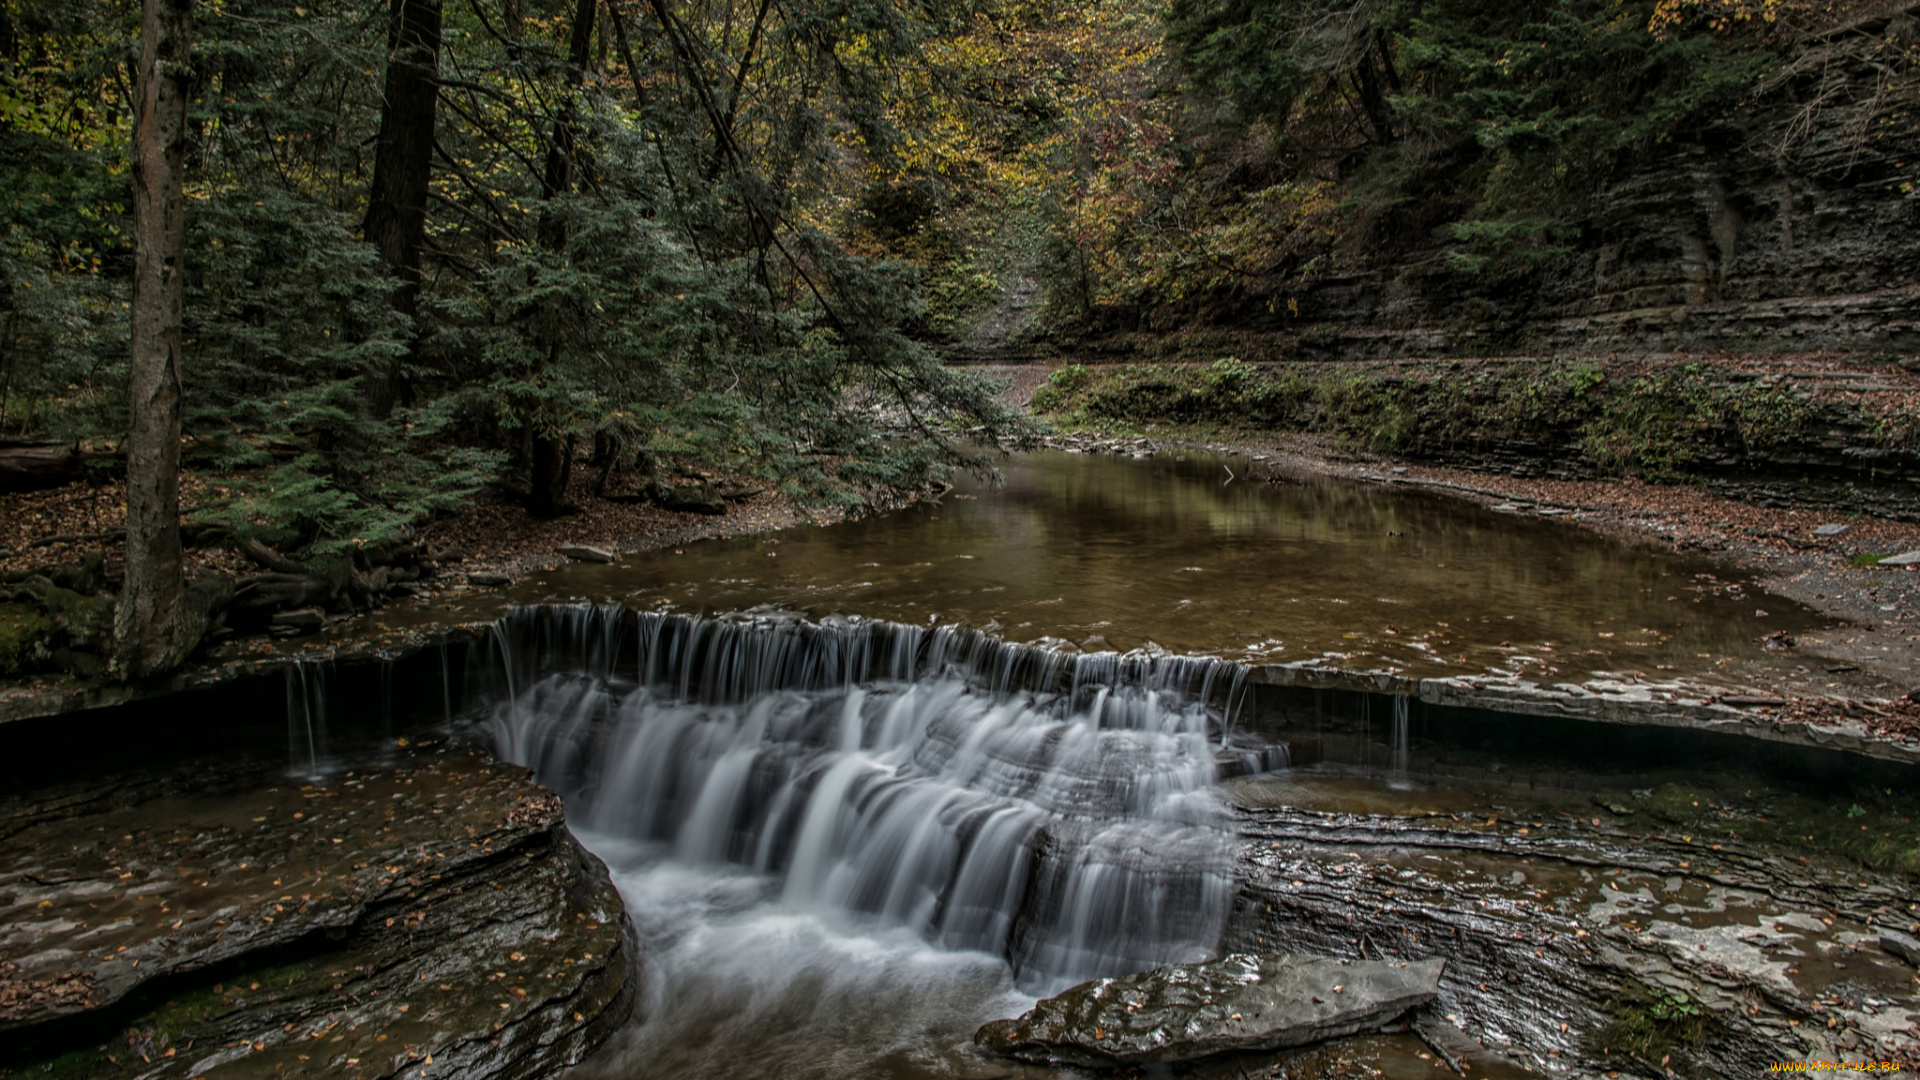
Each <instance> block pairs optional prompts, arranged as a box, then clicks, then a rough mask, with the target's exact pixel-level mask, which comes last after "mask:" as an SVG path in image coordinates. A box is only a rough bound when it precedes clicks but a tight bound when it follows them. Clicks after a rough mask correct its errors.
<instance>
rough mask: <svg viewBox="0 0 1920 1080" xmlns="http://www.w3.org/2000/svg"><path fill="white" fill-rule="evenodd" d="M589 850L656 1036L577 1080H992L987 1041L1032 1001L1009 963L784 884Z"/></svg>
mask: <svg viewBox="0 0 1920 1080" xmlns="http://www.w3.org/2000/svg"><path fill="white" fill-rule="evenodd" d="M581 839H582V840H583V841H584V842H585V843H586V844H587V846H588V847H589V848H591V849H592V850H593V851H594V852H595V853H597V854H599V855H600V856H601V857H602V858H603V859H606V860H607V862H608V864H609V866H610V867H611V868H612V870H613V880H614V884H616V885H617V886H619V888H620V892H621V895H622V896H623V897H625V899H626V902H627V907H628V910H629V911H630V912H631V913H632V915H633V918H634V923H635V929H636V931H637V933H638V935H639V938H640V951H641V954H642V955H643V956H644V957H645V963H644V964H643V966H642V969H641V979H642V988H641V1002H640V1008H641V1011H642V1015H643V1016H644V1017H645V1018H646V1019H645V1022H644V1023H641V1024H637V1025H634V1026H632V1027H630V1028H628V1029H626V1030H625V1031H623V1032H621V1033H620V1034H618V1035H616V1036H615V1037H614V1039H613V1041H612V1042H611V1043H610V1044H609V1045H608V1046H607V1047H606V1048H605V1049H604V1050H602V1051H601V1052H600V1053H599V1054H598V1055H596V1056H595V1058H594V1059H593V1061H592V1062H591V1063H590V1064H589V1066H588V1067H586V1068H585V1069H584V1070H582V1074H583V1075H582V1076H581V1077H580V1078H579V1080H587V1078H599V1077H607V1078H614V1077H618V1078H621V1080H632V1078H638V1077H646V1078H661V1080H666V1078H673V1080H799V1078H817V1080H846V1078H852V1077H869V1078H876V1080H879V1078H888V1080H892V1078H901V1077H914V1078H925V1077H949V1076H967V1075H979V1070H980V1068H981V1067H982V1065H983V1064H984V1062H983V1061H982V1059H981V1058H980V1056H979V1055H977V1054H976V1053H975V1052H974V1051H973V1049H972V1044H971V1039H972V1035H973V1032H974V1029H975V1028H977V1027H978V1026H979V1025H980V1024H982V1023H985V1022H986V1021H988V1020H991V1019H994V1018H995V1017H1000V1016H1013V1015H1018V1014H1019V1013H1020V1012H1022V1011H1024V1010H1026V1009H1027V1008H1029V1007H1031V1006H1032V1004H1033V998H1031V997H1028V996H1025V995H1022V994H1020V993H1019V992H1018V991H1016V990H1015V989H1014V987H1013V980H1012V977H1011V974H1010V972H1009V971H1008V968H1007V965H1006V964H1005V963H1004V962H1003V961H1002V960H1001V959H1000V958H999V957H997V956H992V955H989V954H986V953H981V952H956V951H953V950H948V949H942V948H940V947H938V946H936V945H932V944H929V943H928V942H927V941H926V940H924V939H923V938H921V937H920V936H919V935H917V934H915V933H913V932H912V931H910V930H907V929H905V928H902V927H897V926H896V927H887V926H883V925H880V924H878V923H877V922H875V921H874V920H871V919H865V920H863V919H860V918H858V917H854V916H849V915H846V914H844V913H835V912H831V911H820V910H801V909H795V908H793V907H791V906H790V905H786V904H783V903H781V902H780V899H779V893H780V883H779V882H778V881H777V880H775V879H773V878H771V877H768V876H766V875H760V874H755V873H752V872H751V871H747V870H743V869H740V868H737V867H729V866H715V865H691V864H688V863H686V862H683V861H680V860H678V859H675V858H672V857H671V856H670V855H669V854H668V853H666V852H665V851H663V850H662V849H661V848H660V847H659V846H657V845H645V844H636V843H634V842H632V841H629V840H625V839H623V838H620V837H614V836H609V835H607V834H604V833H590V832H589V833H583V834H582V835H581Z"/></svg>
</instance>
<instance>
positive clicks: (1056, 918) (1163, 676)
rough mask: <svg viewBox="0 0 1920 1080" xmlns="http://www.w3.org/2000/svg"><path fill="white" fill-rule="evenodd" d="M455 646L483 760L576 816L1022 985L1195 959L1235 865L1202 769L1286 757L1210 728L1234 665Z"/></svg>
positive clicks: (1020, 649)
mask: <svg viewBox="0 0 1920 1080" xmlns="http://www.w3.org/2000/svg"><path fill="white" fill-rule="evenodd" d="M477 647H478V648H481V649H485V650H488V651H490V652H491V653H492V663H491V664H490V665H489V664H484V663H483V664H475V665H469V670H487V671H491V672H493V673H494V675H493V677H494V678H496V679H497V680H498V681H499V684H500V685H499V686H498V690H499V691H500V692H499V695H498V697H497V698H496V699H495V701H496V703H495V705H494V706H493V708H492V710H491V714H490V717H489V722H490V725H491V730H492V734H493V738H494V741H495V745H496V747H497V749H498V751H499V753H500V754H501V756H503V757H505V758H506V759H508V760H510V761H514V762H516V763H519V764H523V765H526V766H528V767H529V768H531V769H532V770H533V772H534V775H535V776H536V777H537V778H538V779H539V781H540V782H541V783H543V784H547V785H549V786H551V787H553V788H555V789H556V790H559V791H561V792H562V793H563V794H565V795H566V797H567V798H568V801H569V804H570V815H569V816H570V819H571V820H572V821H573V822H574V823H575V825H576V826H577V827H579V828H582V829H585V830H587V831H589V832H593V833H599V834H609V835H613V836H618V837H622V838H626V839H631V840H638V841H644V842H649V843H651V844H653V845H657V846H658V847H659V848H660V849H661V850H662V851H663V853H665V854H666V855H667V856H668V857H671V858H674V859H679V860H683V861H687V862H692V863H710V864H734V865H738V866H744V867H749V868H751V869H753V870H755V871H757V872H759V873H763V874H767V875H770V876H773V877H775V878H776V879H778V880H779V881H780V888H781V895H782V899H783V901H784V902H786V903H788V904H792V905H795V906H798V907H821V908H827V909H832V910H837V911H844V912H851V913H856V914H859V915H863V916H869V917H873V918H876V919H878V920H879V921H880V922H881V923H883V924H889V925H901V926H907V927H911V928H913V929H914V930H916V931H917V932H919V933H920V934H922V935H923V936H924V937H926V938H927V939H928V940H929V941H932V942H934V943H936V944H939V945H941V946H943V947H947V948H954V949H975V950H982V951H986V952H991V953H996V954H998V955H1001V956H1003V957H1005V958H1006V959H1007V960H1008V961H1009V962H1010V963H1011V964H1012V966H1013V968H1014V971H1015V973H1016V977H1017V979H1018V980H1019V983H1020V985H1021V986H1022V987H1023V988H1026V989H1028V990H1029V991H1031V992H1049V991H1053V990H1058V989H1061V988H1064V987H1066V986H1070V985H1072V984H1074V983H1077V982H1080V981H1082V980H1085V979H1089V978H1096V977H1101V976H1108V975H1123V974H1129V973H1132V972H1136V971H1140V970H1142V969H1145V968H1150V967H1154V966H1157V965H1164V964H1169V963H1190V962H1196V961H1201V960H1204V959H1206V958H1207V957H1209V956H1211V955H1213V953H1214V951H1215V949H1216V948H1217V947H1218V942H1219V939H1220V934H1221V930H1222V927H1223V926H1224V924H1225V919H1226V917H1227V912H1228V907H1229V904H1230V902H1231V896H1232V892H1233V887H1234V886H1233V880H1234V879H1233V868H1234V861H1235V857H1236V853H1237V850H1238V842H1237V839H1236V837H1235V834H1234V832H1233V830H1232V828H1231V825H1230V820H1229V817H1228V813H1227V810H1226V808H1225V806H1224V804H1223V803H1222V802H1221V801H1220V800H1219V798H1218V796H1217V794H1216V792H1215V790H1214V782H1215V779H1216V777H1217V776H1219V775H1220V774H1221V773H1222V771H1223V770H1228V769H1231V770H1232V771H1239V770H1264V769H1267V768H1273V767H1277V766H1279V765H1283V764H1284V763H1285V758H1284V750H1282V749H1281V748H1278V747H1263V746H1258V745H1256V744H1253V743H1251V742H1248V741H1245V740H1239V739H1236V737H1235V736H1234V734H1233V724H1232V715H1233V710H1234V709H1235V708H1237V707H1238V705H1239V703H1240V698H1241V696H1242V694H1243V693H1244V675H1245V671H1244V669H1243V668H1241V667H1240V666H1238V665H1235V664H1231V663H1225V662H1221V661H1217V660H1212V659H1207V658H1193V657H1176V656H1160V655H1146V654H1126V655H1118V654H1112V653H1105V654H1092V655H1077V654H1070V653H1061V652H1055V651H1051V650H1047V649H1042V648H1035V647H1030V646H1021V645H1010V644H1007V643H1005V642H1001V641H998V640H995V639H993V638H991V637H988V636H987V635H985V634H982V633H979V632H977V631H972V630H967V629H963V628H956V627H939V628H921V627H912V626H904V625H899V624H893V623H886V622H877V621H856V620H828V621H823V622H818V623H814V622H806V621H803V620H800V619H797V618H773V617H766V618H742V619H701V618H693V617H687V616H678V615H662V614H658V613H644V612H634V611H629V610H624V609H621V608H617V607H592V606H584V605H578V606H548V607H534V608H523V609H518V610H516V611H514V612H513V613H511V614H510V615H509V616H508V617H506V618H505V619H503V620H502V622H501V623H500V625H499V627H498V629H497V632H496V633H495V634H494V635H493V637H492V639H490V640H489V641H488V642H485V643H483V644H481V645H479V646H477ZM1223 759H1224V760H1223Z"/></svg>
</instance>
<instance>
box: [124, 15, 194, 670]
mask: <svg viewBox="0 0 1920 1080" xmlns="http://www.w3.org/2000/svg"><path fill="white" fill-rule="evenodd" d="M192 14H193V0H145V3H144V5H143V7H142V13H141V20H140V71H139V84H138V86H139V88H138V90H137V101H136V105H135V113H134V125H133V162H132V164H133V232H134V276H133V316H132V337H133V350H132V357H131V363H130V365H129V368H130V370H129V378H128V390H129V402H128V404H129V406H130V410H129V411H130V412H131V414H132V423H131V425H130V427H129V429H128V432H127V579H126V587H125V589H124V590H123V591H122V592H121V594H120V608H119V611H118V613H117V615H116V617H115V620H114V631H115V641H116V644H115V652H114V662H113V668H114V672H115V674H116V675H118V676H119V677H120V678H123V679H135V678H141V677H144V676H147V675H151V674H155V673H157V672H162V671H166V670H168V669H170V668H173V667H175V666H177V665H178V664H179V663H180V662H181V661H182V660H184V659H186V655H187V653H188V652H190V651H192V649H193V647H194V646H195V645H197V644H198V643H199V640H200V633H201V631H202V630H204V629H205V617H204V613H203V614H202V616H201V617H200V618H199V619H197V620H196V619H194V618H192V617H191V616H190V615H189V614H188V613H187V612H186V610H185V607H184V604H183V600H184V598H185V593H186V577H185V574H184V572H183V570H182V564H181V558H180V312H181V302H182V301H181V297H182V287H183V285H184V278H185V267H184V265H183V259H184V255H185V247H186V229H185V219H184V214H185V209H186V208H185V200H184V198H183V196H182V177H181V170H182V168H183V166H184V164H185V161H186V127H187V94H188V83H189V81H190V78H191V75H190V72H189V68H188V64H189V61H190V55H189V49H188V39H187V33H188V30H189V27H190V25H191V19H192ZM196 623H197V624H198V625H195V624H196Z"/></svg>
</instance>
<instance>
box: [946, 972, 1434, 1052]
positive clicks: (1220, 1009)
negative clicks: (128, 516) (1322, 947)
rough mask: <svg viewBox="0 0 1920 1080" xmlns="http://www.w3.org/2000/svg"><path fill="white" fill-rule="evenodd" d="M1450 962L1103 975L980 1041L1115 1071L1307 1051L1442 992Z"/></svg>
mask: <svg viewBox="0 0 1920 1080" xmlns="http://www.w3.org/2000/svg"><path fill="white" fill-rule="evenodd" d="M1443 966H1444V961H1441V960H1422V961H1418V962H1411V963H1402V962H1386V961H1343V960H1330V959H1327V958H1324V957H1317V956H1294V955H1288V954H1266V955H1258V954H1252V953H1235V954H1232V955H1230V956H1226V957H1223V958H1221V959H1219V960H1215V961H1211V962H1209V963H1204V964H1174V965H1171V966H1168V967H1163V968H1155V969H1154V970H1152V971H1147V972H1142V973H1141V974H1139V975H1130V976H1128V977H1126V978H1123V979H1097V980H1095V981H1093V982H1088V983H1082V984H1081V985H1079V986H1076V987H1074V988H1073V989H1071V990H1068V991H1066V992H1065V993H1063V994H1060V995H1058V996H1055V997H1051V998H1048V999H1046V1000H1045V1001H1042V1002H1040V1003H1039V1004H1037V1005H1035V1006H1034V1007H1033V1009H1032V1010H1031V1011H1030V1012H1028V1013H1027V1014H1026V1015H1024V1016H1022V1017H1020V1018H1019V1019H1017V1020H996V1021H994V1022H993V1023H990V1024H987V1025H986V1026H984V1027H982V1028H981V1029H980V1030H979V1031H978V1032H977V1033H976V1034H975V1035H974V1042H976V1043H978V1044H979V1045H980V1046H982V1047H984V1048H986V1049H988V1050H992V1051H995V1052H997V1053H1001V1054H1006V1055H1008V1056H1011V1057H1016V1058H1020V1059H1022V1060H1026V1061H1038V1062H1049V1063H1061V1064H1074V1065H1092V1066H1115V1065H1139V1064H1150V1063H1157V1062H1175V1061H1191V1060H1193V1059H1195V1058H1201V1057H1207V1056H1210V1055H1213V1054H1221V1053H1227V1052H1230V1051H1242V1050H1278V1049H1281V1048H1284V1047H1289V1046H1305V1045H1307V1044H1308V1043H1314V1042H1319V1041H1320V1040H1322V1039H1332V1038H1338V1037H1340V1036H1343V1035H1352V1034H1355V1033H1357V1032H1362V1031H1368V1030H1371V1029H1374V1028H1378V1027H1379V1026H1381V1025H1382V1024H1385V1023H1386V1022H1388V1021H1390V1020H1392V1019H1394V1018H1395V1017H1397V1016H1400V1015H1401V1014H1402V1013H1405V1012H1406V1011H1407V1010H1409V1009H1413V1008H1416V1007H1418V1006H1420V1005H1424V1004H1426V1003H1427V1002H1429V1001H1432V1000H1433V998H1434V995H1435V994H1436V993H1437V992H1438V989H1439V984H1440V972H1441V969H1442V967H1443Z"/></svg>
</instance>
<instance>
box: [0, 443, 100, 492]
mask: <svg viewBox="0 0 1920 1080" xmlns="http://www.w3.org/2000/svg"><path fill="white" fill-rule="evenodd" d="M86 471H87V470H86V466H85V464H84V463H83V461H82V459H81V457H80V447H79V445H78V444H75V443H50V442H11V441H8V442H0V492H11V491H40V490H42V489H44V488H56V487H61V486H64V485H66V484H71V483H73V482H74V481H75V480H78V479H80V478H81V477H83V476H85V475H86Z"/></svg>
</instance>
